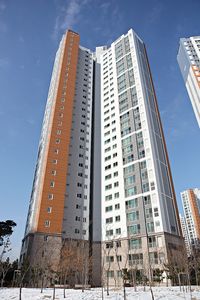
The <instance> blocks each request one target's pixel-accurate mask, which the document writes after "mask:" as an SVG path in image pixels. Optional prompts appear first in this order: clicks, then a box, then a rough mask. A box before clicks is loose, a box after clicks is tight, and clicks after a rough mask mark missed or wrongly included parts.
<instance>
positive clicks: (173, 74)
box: [0, 0, 200, 256]
mask: <svg viewBox="0 0 200 300" xmlns="http://www.w3.org/2000/svg"><path fill="white" fill-rule="evenodd" d="M199 12H200V1H199V0H185V1H182V0H168V1H166V0H140V1H136V0H130V1H129V0H123V1H120V0H110V1H106V0H103V1H102V0H57V1H56V0H29V1H27V0H18V1H12V0H5V1H4V0H0V140H1V147H0V166H1V170H2V172H1V181H0V182H1V183H0V203H1V206H0V220H5V219H13V220H15V221H16V222H17V224H18V225H17V228H16V229H15V232H14V234H13V237H12V245H13V256H17V255H18V254H19V249H20V245H21V239H22V237H23V234H24V226H25V221H26V215H27V210H28V202H29V197H30V193H31V187H32V181H33V174H34V167H35V162H36V157H37V148H38V141H39V137H40V130H41V124H42V118H43V113H44V108H45V103H46V97H47V93H48V87H49V82H50V78H51V71H52V66H53V61H54V56H55V52H56V50H57V47H58V43H59V40H60V38H61V36H62V34H63V32H64V31H65V30H66V29H67V28H71V29H73V30H75V31H77V32H79V33H80V36H81V45H83V46H85V47H88V48H91V49H94V48H95V47H96V46H100V45H105V44H109V43H110V42H111V41H113V40H115V39H116V38H118V37H119V36H120V35H121V34H123V33H125V32H127V31H128V29H129V28H133V29H134V30H135V31H136V33H137V34H138V35H139V36H140V37H141V38H142V39H143V40H144V42H145V44H146V47H147V51H148V56H149V60H150V66H151V70H152V73H153V79H154V84H155V89H156V94H157V98H158V103H159V108H160V113H161V118H162V122H163V127H164V132H165V137H166V142H167V147H168V152H169V158H170V162H171V168H172V175H173V179H174V185H175V190H176V195H177V200H178V202H179V204H180V192H181V191H182V190H184V189H187V188H192V187H200V181H199V179H200V173H199V170H200V154H199V153H200V151H199V149H200V129H199V128H198V125H197V122H196V119H195V117H194V113H193V111H192V107H191V104H190V101H189V98H188V95H187V92H186V89H185V86H184V83H183V80H182V77H181V74H180V71H179V68H178V64H177V60H176V55H177V51H178V43H179V38H180V37H188V36H194V35H200V26H199Z"/></svg>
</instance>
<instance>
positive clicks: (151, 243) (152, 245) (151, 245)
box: [148, 236, 157, 248]
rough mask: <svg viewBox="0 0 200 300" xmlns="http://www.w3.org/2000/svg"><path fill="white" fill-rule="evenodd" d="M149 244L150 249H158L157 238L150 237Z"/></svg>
mask: <svg viewBox="0 0 200 300" xmlns="http://www.w3.org/2000/svg"><path fill="white" fill-rule="evenodd" d="M148 242H149V248H153V247H157V242H156V237H155V236H151V237H149V239H148Z"/></svg>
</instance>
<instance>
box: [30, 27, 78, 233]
mask: <svg viewBox="0 0 200 300" xmlns="http://www.w3.org/2000/svg"><path fill="white" fill-rule="evenodd" d="M79 39H80V38H79V35H78V34H76V33H74V32H72V31H68V32H67V33H66V36H65V46H64V54H63V58H62V65H61V71H60V78H59V83H58V91H57V95H56V100H55V107H54V111H53V115H52V127H51V129H50V130H51V131H50V132H49V135H50V140H49V144H48V146H47V149H46V157H47V159H46V165H45V166H44V181H43V186H42V190H41V196H40V197H41V200H40V208H39V209H38V223H37V229H36V231H38V232H46V233H61V230H62V221H63V209H64V194H65V191H66V176H67V169H68V153H69V145H70V135H71V124H72V113H73V102H74V93H75V82H76V68H77V61H78V50H79ZM65 83H66V89H64V85H65ZM65 91H66V94H65ZM61 99H65V100H64V102H62V101H61ZM58 130H60V131H61V134H60V132H58ZM57 139H59V140H60V142H59V143H57V142H56V140H57ZM56 149H57V150H58V153H55V150H56ZM54 160H57V163H54V162H53V161H54ZM52 171H56V175H53V174H52ZM52 181H53V182H54V187H51V186H50V185H51V182H52ZM48 194H53V200H49V199H48ZM48 207H51V213H48V211H47V209H48ZM45 221H49V222H50V226H49V227H45Z"/></svg>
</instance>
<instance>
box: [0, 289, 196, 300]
mask: <svg viewBox="0 0 200 300" xmlns="http://www.w3.org/2000/svg"><path fill="white" fill-rule="evenodd" d="M153 293H154V298H155V300H183V299H184V300H200V288H197V287H192V293H191V294H190V292H186V291H184V292H183V291H181V292H180V289H179V287H153ZM17 299H19V289H18V288H1V289H0V300H17ZM51 299H53V289H44V291H43V293H41V292H40V289H30V288H23V289H22V300H51ZM55 299H56V300H64V299H66V300H100V299H102V290H101V289H100V288H96V289H91V290H86V291H84V292H82V291H81V290H72V289H67V290H66V298H64V296H63V290H62V289H56V297H55ZM103 299H104V300H122V299H124V296H123V290H122V289H110V295H109V296H107V295H106V291H104V298H103ZM132 299H133V300H134V299H135V300H151V299H152V298H151V294H150V290H149V288H148V287H147V288H146V291H143V288H142V287H139V288H137V292H135V291H134V288H126V300H132Z"/></svg>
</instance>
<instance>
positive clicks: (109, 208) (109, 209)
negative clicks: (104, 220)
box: [105, 205, 113, 212]
mask: <svg viewBox="0 0 200 300" xmlns="http://www.w3.org/2000/svg"><path fill="white" fill-rule="evenodd" d="M112 209H113V207H112V205H110V206H106V208H105V211H106V212H108V211H112Z"/></svg>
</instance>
